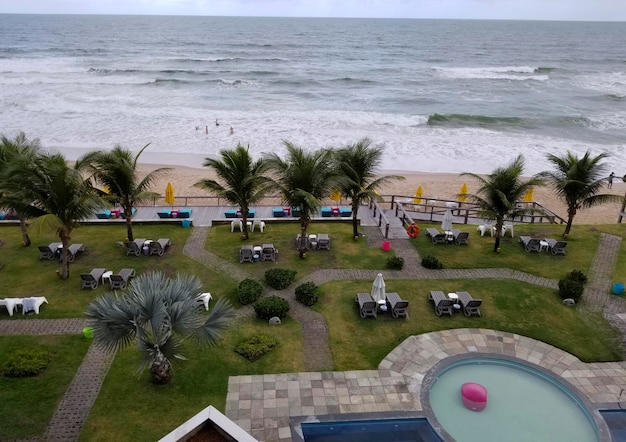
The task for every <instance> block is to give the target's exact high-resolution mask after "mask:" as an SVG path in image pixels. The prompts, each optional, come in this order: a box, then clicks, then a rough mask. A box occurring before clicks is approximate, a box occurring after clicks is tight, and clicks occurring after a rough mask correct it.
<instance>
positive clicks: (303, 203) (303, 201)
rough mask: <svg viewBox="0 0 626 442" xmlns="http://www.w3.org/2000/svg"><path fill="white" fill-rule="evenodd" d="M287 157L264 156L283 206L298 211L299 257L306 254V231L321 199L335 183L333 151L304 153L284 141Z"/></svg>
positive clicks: (336, 181) (276, 154)
mask: <svg viewBox="0 0 626 442" xmlns="http://www.w3.org/2000/svg"><path fill="white" fill-rule="evenodd" d="M284 143H285V147H286V148H287V154H286V156H285V158H284V159H283V158H282V157H281V155H279V154H278V153H276V152H272V153H271V154H269V155H268V156H267V159H268V162H269V165H270V168H271V170H272V171H273V172H274V174H275V175H276V178H275V181H274V186H275V187H276V189H277V190H278V191H279V192H280V194H281V196H282V198H283V201H284V202H285V204H288V205H289V206H290V207H296V208H298V209H299V210H300V244H299V246H298V251H299V252H300V258H304V257H305V254H306V251H307V241H306V239H307V234H306V232H307V228H308V226H309V224H310V222H311V218H312V217H313V214H314V213H316V212H317V211H318V210H319V209H320V207H321V205H322V199H323V198H324V197H326V196H328V195H330V192H331V190H332V189H333V188H334V187H335V186H336V185H337V183H338V180H337V178H338V173H337V169H336V168H335V167H333V152H332V151H331V150H329V149H320V150H317V151H314V152H305V151H304V150H303V149H302V148H301V147H298V146H295V145H294V144H292V143H290V142H288V141H285V142H284Z"/></svg>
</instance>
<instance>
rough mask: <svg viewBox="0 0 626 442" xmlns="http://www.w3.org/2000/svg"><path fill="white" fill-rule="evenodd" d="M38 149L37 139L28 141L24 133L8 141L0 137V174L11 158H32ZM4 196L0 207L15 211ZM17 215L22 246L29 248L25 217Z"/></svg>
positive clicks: (0, 201)
mask: <svg viewBox="0 0 626 442" xmlns="http://www.w3.org/2000/svg"><path fill="white" fill-rule="evenodd" d="M40 148H41V144H40V142H39V139H38V138H35V139H33V140H28V139H27V138H26V134H25V133H24V132H20V133H19V134H18V135H17V136H16V137H15V139H13V140H10V139H8V138H7V137H5V136H4V135H3V136H2V137H0V172H1V171H2V169H3V168H4V167H6V165H7V163H9V162H10V161H11V160H12V159H13V158H15V157H20V156H21V157H24V158H32V157H33V156H34V155H36V154H37V152H38V151H39V149H40ZM0 175H1V174H0ZM6 178H7V179H11V177H10V176H7V177H6ZM4 196H6V195H4V194H0V207H3V208H5V209H9V210H15V208H14V207H11V206H10V204H8V203H9V201H8V198H4ZM17 215H18V218H19V220H20V231H21V232H22V244H24V246H26V247H28V246H30V244H31V242H30V236H28V224H27V223H26V217H25V216H24V215H23V214H20V213H18V214H17Z"/></svg>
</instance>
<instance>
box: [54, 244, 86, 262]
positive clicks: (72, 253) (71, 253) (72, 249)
mask: <svg viewBox="0 0 626 442" xmlns="http://www.w3.org/2000/svg"><path fill="white" fill-rule="evenodd" d="M84 251H85V246H84V245H83V244H72V245H71V246H69V247H68V248H67V252H68V256H67V260H68V261H69V262H74V260H75V259H76V255H78V252H84ZM60 258H63V252H61V256H60Z"/></svg>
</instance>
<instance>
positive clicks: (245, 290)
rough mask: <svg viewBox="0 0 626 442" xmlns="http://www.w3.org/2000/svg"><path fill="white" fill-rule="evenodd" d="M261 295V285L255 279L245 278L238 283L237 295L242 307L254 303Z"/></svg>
mask: <svg viewBox="0 0 626 442" xmlns="http://www.w3.org/2000/svg"><path fill="white" fill-rule="evenodd" d="M261 293H263V284H261V283H260V282H259V281H257V280H256V279H251V278H246V279H244V280H243V281H241V282H240V283H239V287H237V295H238V297H239V302H240V303H241V304H243V305H246V304H251V303H253V302H255V301H256V300H257V299H259V297H260V296H261Z"/></svg>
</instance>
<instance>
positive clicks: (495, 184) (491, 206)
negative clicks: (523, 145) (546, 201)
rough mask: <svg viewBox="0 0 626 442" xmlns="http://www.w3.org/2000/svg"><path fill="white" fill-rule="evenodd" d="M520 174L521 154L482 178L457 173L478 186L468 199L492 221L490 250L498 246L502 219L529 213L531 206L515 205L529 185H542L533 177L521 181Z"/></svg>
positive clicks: (541, 182) (522, 160) (539, 180)
mask: <svg viewBox="0 0 626 442" xmlns="http://www.w3.org/2000/svg"><path fill="white" fill-rule="evenodd" d="M523 173H524V157H523V156H522V155H519V156H518V157H517V158H515V159H514V160H513V161H512V162H511V163H510V164H509V165H508V166H506V167H499V168H497V169H496V170H495V171H493V172H492V173H491V174H490V175H487V177H486V178H485V177H482V176H480V175H476V174H474V173H467V172H466V173H462V174H461V175H468V176H471V177H473V178H474V179H476V181H478V183H479V185H480V187H479V188H478V191H477V194H476V195H471V194H468V195H467V196H468V198H469V199H470V201H472V202H474V203H476V204H478V206H479V207H480V216H482V217H484V218H486V219H495V220H496V225H495V229H496V230H495V234H496V242H495V244H494V247H493V251H494V252H498V250H499V248H500V237H501V236H502V226H503V225H504V219H505V218H507V217H508V218H515V217H518V216H524V215H526V214H528V213H529V212H532V210H533V209H528V208H525V207H517V204H516V203H517V202H518V201H521V200H522V198H523V197H524V194H526V192H527V191H528V190H529V189H530V188H531V187H533V186H541V185H543V180H541V179H540V178H537V177H534V178H530V179H529V180H527V181H522V175H523Z"/></svg>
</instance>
